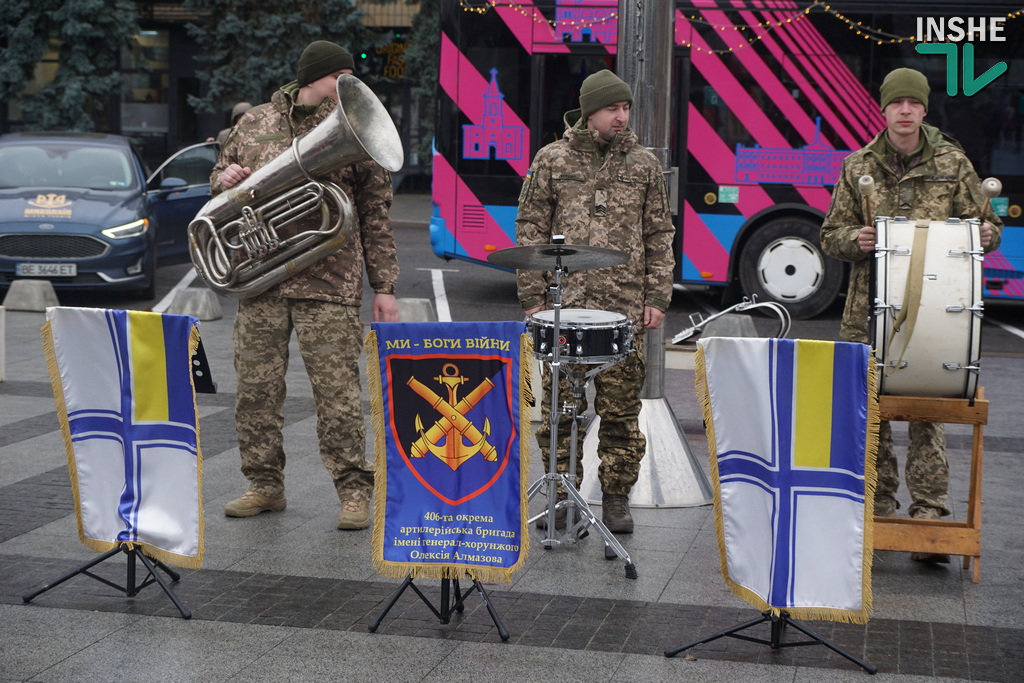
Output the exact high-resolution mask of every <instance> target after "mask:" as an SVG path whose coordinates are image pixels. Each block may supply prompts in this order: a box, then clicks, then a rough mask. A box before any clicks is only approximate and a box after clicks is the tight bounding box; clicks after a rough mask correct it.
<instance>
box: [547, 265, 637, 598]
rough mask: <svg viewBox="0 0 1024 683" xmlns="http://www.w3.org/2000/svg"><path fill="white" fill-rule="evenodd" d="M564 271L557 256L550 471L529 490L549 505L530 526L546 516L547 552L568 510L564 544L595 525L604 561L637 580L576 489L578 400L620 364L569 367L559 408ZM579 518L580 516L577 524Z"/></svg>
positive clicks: (629, 563) (620, 549) (623, 552)
mask: <svg viewBox="0 0 1024 683" xmlns="http://www.w3.org/2000/svg"><path fill="white" fill-rule="evenodd" d="M565 272H567V271H566V269H565V268H564V267H563V266H562V260H561V257H556V259H555V269H554V275H555V284H554V286H552V287H551V294H552V306H551V308H552V309H553V311H554V329H553V330H552V337H551V361H550V363H549V364H550V366H551V413H550V424H551V440H550V442H549V447H548V470H547V474H545V475H544V476H543V477H542V478H540V479H538V480H537V481H535V482H534V483H533V484H531V485H530V488H529V490H528V491H527V500H530V499H532V498H533V497H534V496H535V495H537V494H538V493H540V492H541V490H542V489H544V490H546V493H547V501H548V504H547V509H546V510H545V511H544V512H542V513H540V514H538V515H535V516H533V517H531V518H530V519H529V520H528V523H531V524H532V523H533V522H535V521H536V520H538V519H540V518H541V517H543V516H545V515H546V516H547V536H546V537H545V538H544V540H542V541H541V544H542V545H543V546H544V548H545V549H546V550H550V549H551V548H553V547H554V546H556V545H560V544H561V543H562V540H559V539H558V538H556V537H555V534H556V529H555V512H556V511H557V510H559V509H562V508H564V509H565V511H566V525H565V526H566V528H565V531H564V532H563V534H562V537H563V539H564V541H565V542H566V543H568V544H575V543H576V541H577V539H579V538H583V537H585V536H586V535H587V527H589V526H593V527H594V529H596V530H597V532H598V533H600V534H601V536H602V538H604V542H605V558H606V559H613V558H615V557H619V558H620V559H622V560H623V561H625V563H626V578H627V579H635V578H637V571H636V566H635V565H634V564H633V561H632V560H631V559H630V557H629V553H627V552H626V549H625V548H623V547H622V544H621V543H619V542H618V540H617V539H616V538H615V536H614V535H613V534H612V532H610V531H609V530H608V527H606V526H605V525H604V522H602V521H601V520H599V519H598V518H597V517H596V516H595V515H594V513H593V512H592V511H591V509H590V506H589V505H588V504H587V501H586V500H585V499H584V498H583V496H582V495H580V492H579V490H578V489H577V488H576V439H577V436H578V434H579V423H580V422H581V421H583V419H584V418H583V416H581V415H578V414H577V410H578V406H579V401H580V399H581V398H582V397H583V395H584V392H585V390H586V386H587V383H588V382H589V381H590V379H591V378H592V377H593V376H594V375H596V374H597V373H599V372H601V371H602V370H604V369H606V368H609V367H611V366H612V365H614V364H615V363H617V362H618V360H615V361H612V362H610V363H605V364H603V365H601V366H599V367H597V368H594V369H591V370H588V371H585V372H580V371H578V370H576V369H575V368H572V367H570V368H568V369H567V377H568V380H569V382H570V383H571V384H572V393H573V401H572V403H571V404H570V403H566V404H565V405H564V406H562V407H561V408H559V396H558V394H559V386H558V385H559V379H560V376H561V366H562V362H561V360H560V349H559V347H560V343H559V339H560V337H561V322H560V321H561V310H562V274H563V273H565ZM566 415H569V416H571V417H572V430H571V434H570V442H569V444H570V445H569V471H568V472H566V473H559V472H558V469H557V467H556V463H557V460H558V423H559V422H560V421H561V418H562V417H563V416H566ZM559 483H561V484H562V487H563V488H564V489H565V493H566V500H564V501H559V500H558V495H557V494H558V485H559ZM576 517H579V520H578V521H577V520H576Z"/></svg>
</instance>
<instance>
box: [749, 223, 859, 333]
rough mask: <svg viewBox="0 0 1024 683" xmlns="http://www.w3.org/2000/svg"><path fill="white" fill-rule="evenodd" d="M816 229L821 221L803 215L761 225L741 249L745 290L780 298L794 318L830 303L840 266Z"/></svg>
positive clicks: (839, 279)
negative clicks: (816, 221) (825, 252)
mask: <svg viewBox="0 0 1024 683" xmlns="http://www.w3.org/2000/svg"><path fill="white" fill-rule="evenodd" d="M819 232H820V226H819V225H817V224H815V223H813V222H811V221H810V220H807V219H803V218H778V219H775V220H772V221H769V222H767V223H765V224H764V225H762V226H761V227H760V228H759V229H758V230H757V232H755V233H754V234H753V235H752V236H751V237H750V239H749V240H747V243H746V245H744V247H743V252H742V253H741V254H740V285H741V286H742V287H743V292H744V294H746V295H747V296H756V297H757V300H758V301H775V302H778V303H780V304H782V305H784V306H785V307H786V309H787V310H788V311H789V314H790V315H791V316H793V318H796V319H798V320H803V319H807V318H813V317H814V316H816V315H818V314H819V313H821V312H822V311H824V310H825V309H826V308H828V307H829V305H830V304H831V303H832V302H833V301H835V298H836V296H838V295H839V289H840V287H842V284H843V268H842V265H841V264H840V263H839V262H838V261H836V260H835V259H832V258H829V257H827V256H825V254H824V253H823V252H822V251H821V242H820V239H819Z"/></svg>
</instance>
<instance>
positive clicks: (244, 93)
mask: <svg viewBox="0 0 1024 683" xmlns="http://www.w3.org/2000/svg"><path fill="white" fill-rule="evenodd" d="M183 6H184V7H185V8H186V9H189V10H192V11H193V12H194V13H195V14H196V15H197V16H198V17H199V19H198V22H197V23H196V24H191V25H189V27H188V30H189V34H190V35H191V36H192V37H193V38H194V39H195V41H196V42H197V43H198V45H199V55H198V56H197V57H196V59H197V61H199V62H200V64H203V65H204V66H205V68H202V69H200V70H199V71H197V74H196V75H197V76H198V77H199V78H200V80H202V81H204V82H205V83H206V94H205V95H204V96H202V97H196V96H189V103H190V104H191V105H192V106H193V107H195V108H196V109H197V110H199V111H206V112H222V111H226V110H228V109H230V108H231V106H232V105H234V104H235V103H236V102H240V101H248V102H253V103H256V102H267V101H268V100H269V99H270V96H271V94H273V92H274V91H275V90H276V89H277V88H279V87H281V86H282V85H284V84H285V83H288V82H289V81H293V80H295V68H296V65H297V64H298V61H299V55H300V54H301V53H302V49H303V48H304V47H306V45H308V44H309V43H310V42H312V41H314V40H321V39H323V40H330V41H332V42H335V43H338V44H339V45H341V46H343V47H345V48H346V49H348V50H349V52H352V53H353V54H355V53H356V52H357V50H358V49H360V48H361V47H362V46H364V45H365V44H366V43H367V42H373V43H374V44H375V43H376V42H377V40H378V37H377V36H375V35H373V34H370V33H368V32H366V31H365V30H364V29H363V27H362V25H361V24H360V21H359V17H360V11H359V10H357V9H355V7H354V5H353V3H352V2H351V0H319V1H313V0H300V1H298V2H296V1H295V0H281V1H279V2H252V0H185V2H184V3H183Z"/></svg>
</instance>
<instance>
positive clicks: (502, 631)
mask: <svg viewBox="0 0 1024 683" xmlns="http://www.w3.org/2000/svg"><path fill="white" fill-rule="evenodd" d="M473 585H474V586H475V587H476V589H477V590H478V591H479V592H480V599H481V600H483V602H484V606H485V607H487V613H488V614H490V615H491V621H493V622H494V625H495V626H496V627H497V629H498V635H499V636H501V639H502V640H508V638H509V636H508V630H507V629H506V628H505V625H504V624H503V623H501V619H500V618H499V617H498V612H497V611H496V610H495V609H494V605H493V604H491V599H490V598H489V597H488V596H487V591H485V590H484V587H483V585H481V583H480V582H479V581H477V580H476V579H474V580H473Z"/></svg>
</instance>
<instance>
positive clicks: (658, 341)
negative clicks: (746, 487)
mask: <svg viewBox="0 0 1024 683" xmlns="http://www.w3.org/2000/svg"><path fill="white" fill-rule="evenodd" d="M675 16H676V12H675V2H673V1H672V0H619V16H618V45H617V47H618V57H617V59H616V70H617V72H618V75H619V78H621V79H622V80H624V81H626V83H629V84H630V86H631V87H632V89H633V110H632V113H631V115H630V123H631V126H632V128H633V130H634V131H636V133H637V135H638V136H639V138H640V143H641V144H642V145H644V146H645V147H647V148H648V149H650V150H651V151H652V152H653V153H654V154H655V156H657V157H658V161H659V162H660V163H661V168H662V171H663V172H664V173H665V174H669V173H671V172H672V171H671V169H670V168H669V149H668V146H669V140H670V139H671V137H670V135H669V112H670V111H671V101H672V100H671V97H672V95H671V83H672V78H671V76H672V48H673V44H674V29H675ZM645 336H646V338H647V339H646V345H645V346H646V352H645V353H646V362H647V381H646V383H645V384H644V389H643V392H642V393H641V394H640V398H641V401H642V403H643V406H642V408H641V410H640V429H641V431H643V433H644V436H645V437H646V438H647V451H646V453H645V455H644V461H643V466H642V467H641V468H640V478H639V479H638V480H637V483H636V485H635V486H634V487H633V491H632V492H631V493H630V504H631V505H635V506H637V507H682V506H687V505H707V504H709V503H711V501H712V498H713V493H712V490H711V484H710V482H709V481H708V479H707V475H705V474H704V470H703V469H701V467H700V464H699V463H698V462H697V459H696V458H695V457H694V455H693V452H692V451H691V450H690V446H689V444H688V443H687V442H686V436H685V435H684V434H683V432H682V430H681V429H680V428H679V421H678V419H676V416H675V414H673V412H672V408H671V406H670V405H669V403H668V401H667V400H666V399H665V325H664V324H663V325H662V326H661V327H660V328H659V329H657V330H647V332H646V335H645ZM598 422H599V420H598V419H595V420H594V421H593V422H592V423H591V425H590V429H588V439H587V440H586V441H585V442H584V455H585V456H591V457H589V458H588V460H589V461H590V464H588V465H586V466H585V467H584V472H593V471H596V469H597V468H596V461H597V460H598V458H597V448H596V441H597V439H596V438H595V437H596V434H593V435H591V434H590V432H591V430H595V431H596V427H597V423H598ZM588 443H589V444H590V448H588ZM588 483H589V484H590V486H589V487H588V486H587V484H588ZM595 485H596V480H591V481H588V482H584V487H585V488H587V491H586V497H587V499H588V500H592V499H595V498H599V497H600V490H599V486H598V488H597V489H596V490H595V488H594V486H595Z"/></svg>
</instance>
